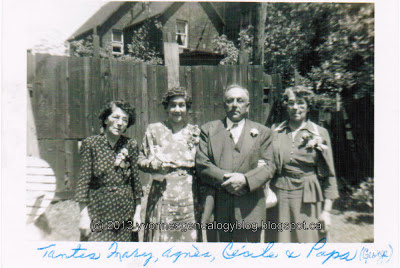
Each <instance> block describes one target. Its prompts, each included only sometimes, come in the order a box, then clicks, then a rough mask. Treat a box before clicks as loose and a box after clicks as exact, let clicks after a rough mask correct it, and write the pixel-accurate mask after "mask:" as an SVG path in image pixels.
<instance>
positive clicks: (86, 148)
mask: <svg viewBox="0 0 400 268" xmlns="http://www.w3.org/2000/svg"><path fill="white" fill-rule="evenodd" d="M99 118H100V120H101V122H102V126H103V129H104V134H101V135H95V136H92V137H89V138H87V139H85V140H83V141H82V146H81V170H80V177H79V181H78V185H77V189H76V194H75V200H76V201H77V202H79V204H80V207H81V209H82V212H81V222H80V226H81V229H83V230H84V231H85V232H86V233H87V234H89V241H133V240H137V238H136V239H134V237H135V236H134V235H133V233H132V231H133V230H134V227H135V226H136V224H137V223H138V224H140V210H141V204H140V198H141V197H142V195H143V193H142V186H141V183H140V181H139V177H138V166H137V159H138V151H139V149H138V145H137V143H136V141H135V140H134V139H130V138H128V137H125V136H123V135H122V133H124V132H125V130H126V129H127V128H128V127H130V126H131V125H133V124H134V122H135V109H134V108H133V107H131V106H130V105H129V104H128V103H126V102H124V101H112V102H110V103H108V104H107V105H106V106H105V107H104V109H103V110H102V112H101V113H100V116H99ZM90 225H91V226H93V227H95V229H94V228H92V230H91V231H89V226H90ZM136 237H137V236H136Z"/></svg>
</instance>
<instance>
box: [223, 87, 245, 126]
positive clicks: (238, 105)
mask: <svg viewBox="0 0 400 268" xmlns="http://www.w3.org/2000/svg"><path fill="white" fill-rule="evenodd" d="M249 108H250V102H249V96H248V95H247V94H246V91H244V90H243V89H241V88H238V87H234V88H231V89H230V90H229V91H227V92H226V93H225V112H226V116H227V117H228V118H229V119H230V120H231V121H232V122H239V121H241V120H242V119H243V118H244V117H245V116H246V114H247V113H248V112H249Z"/></svg>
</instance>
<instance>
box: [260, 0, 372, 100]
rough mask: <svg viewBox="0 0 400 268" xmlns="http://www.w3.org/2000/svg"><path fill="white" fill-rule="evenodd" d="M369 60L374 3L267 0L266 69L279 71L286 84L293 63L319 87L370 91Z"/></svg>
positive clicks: (352, 94) (356, 93)
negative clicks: (281, 0)
mask: <svg viewBox="0 0 400 268" xmlns="http://www.w3.org/2000/svg"><path fill="white" fill-rule="evenodd" d="M373 60H374V6H373V4H332V3H324V4H321V3H300V4H293V3H290V4H289V3H270V4H268V11H267V21H266V41H265V69H266V70H267V72H270V73H271V72H276V73H281V74H282V77H283V82H284V86H289V85H292V84H293V83H294V79H293V77H294V70H295V69H297V70H299V72H300V74H301V75H302V77H303V81H302V82H303V83H304V84H306V85H309V86H311V87H313V88H314V90H315V91H316V92H317V93H327V94H328V95H330V96H332V94H331V93H333V92H336V91H339V92H342V96H343V97H349V98H353V97H360V96H363V95H365V94H371V95H372V94H373V84H374V76H373V73H374V72H373V71H374V61H373Z"/></svg>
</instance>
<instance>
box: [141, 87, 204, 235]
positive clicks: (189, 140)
mask: <svg viewBox="0 0 400 268" xmlns="http://www.w3.org/2000/svg"><path fill="white" fill-rule="evenodd" d="M162 104H163V105H164V108H165V109H166V111H167V113H168V120H167V121H166V122H159V123H155V124H150V125H149V126H148V128H147V130H146V133H145V137H144V139H143V146H142V149H141V151H140V154H139V161H138V164H139V167H140V168H141V169H142V170H143V171H145V172H148V173H151V175H152V179H153V181H152V185H151V189H150V193H149V197H148V201H147V208H146V223H152V224H153V225H151V226H153V227H154V228H147V229H145V233H144V241H154V242H193V241H196V239H197V235H196V230H195V229H194V228H188V229H187V230H185V229H186V228H184V229H182V228H179V226H181V227H184V226H189V225H188V224H192V223H195V212H194V207H195V205H194V198H193V190H192V188H193V170H194V159H195V154H196V146H197V144H198V143H199V135H200V129H199V128H198V127H197V126H196V125H191V124H188V123H187V120H186V119H187V118H186V117H187V112H188V109H189V108H190V105H191V100H190V97H189V96H188V94H187V92H186V91H185V89H183V88H173V89H170V90H169V91H168V92H167V93H166V94H165V96H164V98H163V102H162ZM155 224H161V225H158V226H159V227H157V225H155ZM163 224H164V226H163ZM166 224H168V225H166ZM168 229H170V230H168Z"/></svg>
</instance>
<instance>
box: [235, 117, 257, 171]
mask: <svg viewBox="0 0 400 268" xmlns="http://www.w3.org/2000/svg"><path fill="white" fill-rule="evenodd" d="M252 125H253V124H252V123H251V121H250V120H249V119H246V122H245V125H244V127H243V131H242V134H241V135H240V138H239V141H238V143H237V144H236V146H238V147H239V148H240V149H239V150H240V160H239V165H238V166H237V168H236V171H237V170H238V169H239V168H240V167H241V166H242V164H243V162H244V160H245V159H246V157H247V155H248V154H249V153H250V151H252V148H253V146H254V143H255V142H256V140H257V138H258V136H255V137H253V136H251V134H250V130H251V129H252Z"/></svg>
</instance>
